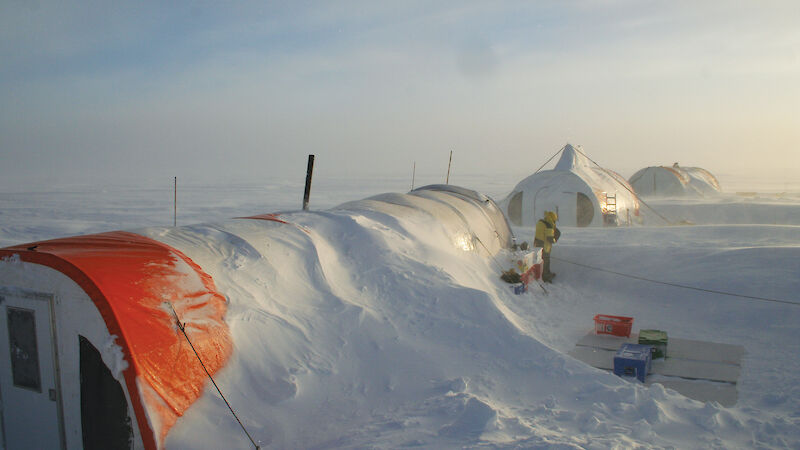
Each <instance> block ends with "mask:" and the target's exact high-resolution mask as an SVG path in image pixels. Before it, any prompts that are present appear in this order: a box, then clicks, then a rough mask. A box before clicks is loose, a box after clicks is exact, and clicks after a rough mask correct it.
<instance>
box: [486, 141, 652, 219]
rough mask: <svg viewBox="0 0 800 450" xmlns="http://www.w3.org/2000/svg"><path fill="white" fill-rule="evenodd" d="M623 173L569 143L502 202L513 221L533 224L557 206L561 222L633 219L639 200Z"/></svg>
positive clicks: (503, 207) (637, 211) (501, 205)
mask: <svg viewBox="0 0 800 450" xmlns="http://www.w3.org/2000/svg"><path fill="white" fill-rule="evenodd" d="M632 191H633V189H632V188H630V186H629V185H628V183H627V181H625V179H624V178H623V177H622V176H621V175H619V174H618V173H616V172H614V171H612V170H609V169H604V168H601V167H599V166H597V165H596V164H594V163H592V162H591V161H590V160H589V158H588V157H587V156H586V155H585V154H584V153H583V151H582V150H581V149H580V148H575V147H573V146H572V145H570V144H567V145H566V146H564V148H563V149H562V153H561V158H560V159H559V161H558V162H557V163H556V166H555V168H553V169H552V170H544V171H541V172H537V173H535V174H533V175H531V176H529V177H527V178H525V179H524V180H522V181H520V182H519V183H518V184H517V185H516V186H515V187H514V189H513V190H512V191H511V193H510V194H509V195H508V196H507V197H506V198H505V199H504V200H503V201H502V202H500V207H501V209H502V210H503V211H504V212H505V213H506V215H507V216H508V218H509V220H510V221H511V223H512V224H514V225H519V226H532V225H535V223H536V221H537V220H539V219H541V218H542V216H543V215H544V212H545V211H556V212H557V213H558V221H559V224H561V225H565V226H581V227H583V226H600V225H608V224H613V225H617V224H621V223H630V222H631V221H633V220H635V218H636V217H638V215H639V201H638V200H637V199H636V196H635V195H634V194H633V193H632Z"/></svg>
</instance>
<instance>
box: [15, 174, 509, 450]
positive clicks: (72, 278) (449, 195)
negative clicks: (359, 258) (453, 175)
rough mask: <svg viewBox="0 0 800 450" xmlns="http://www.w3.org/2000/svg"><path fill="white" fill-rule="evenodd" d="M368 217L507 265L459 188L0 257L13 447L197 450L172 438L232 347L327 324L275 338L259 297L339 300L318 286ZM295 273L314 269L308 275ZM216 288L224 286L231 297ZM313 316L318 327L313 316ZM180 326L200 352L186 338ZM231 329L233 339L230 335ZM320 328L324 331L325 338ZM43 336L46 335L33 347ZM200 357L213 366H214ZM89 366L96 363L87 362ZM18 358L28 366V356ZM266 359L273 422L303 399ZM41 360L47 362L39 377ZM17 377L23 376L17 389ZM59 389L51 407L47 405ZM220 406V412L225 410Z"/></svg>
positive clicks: (92, 238) (474, 196)
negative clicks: (243, 281)
mask: <svg viewBox="0 0 800 450" xmlns="http://www.w3.org/2000/svg"><path fill="white" fill-rule="evenodd" d="M369 216H379V217H380V218H382V219H383V220H384V221H386V222H387V223H390V224H393V225H394V224H396V225H397V227H396V230H397V231H396V232H397V233H399V232H402V231H403V230H404V226H403V225H401V224H412V225H414V226H417V227H420V228H422V229H427V230H431V229H432V228H436V229H437V231H436V232H432V233H430V234H431V235H432V236H433V237H432V238H431V239H436V243H437V245H441V243H442V239H441V237H442V236H447V237H449V238H450V239H451V240H452V244H453V246H452V247H450V248H451V249H452V251H453V252H455V253H456V254H460V253H463V252H462V250H466V251H473V252H476V253H480V254H482V255H483V256H487V255H486V253H485V252H487V251H488V252H490V253H492V254H495V253H497V252H499V251H500V250H501V249H503V248H508V247H510V245H511V243H512V238H511V230H510V228H509V226H508V224H507V222H506V221H505V218H504V217H503V215H502V213H501V212H500V210H499V208H498V207H497V206H496V205H495V204H494V202H493V201H492V200H491V199H490V198H488V197H486V196H483V195H482V194H479V193H477V192H475V191H471V190H468V189H463V188H458V187H454V186H428V187H424V188H420V189H416V190H414V191H412V192H410V193H408V194H384V195H379V196H375V197H372V198H369V199H366V200H361V201H356V202H351V203H347V204H344V205H341V206H340V207H338V208H335V209H333V210H331V211H327V212H305V211H304V212H297V213H289V214H285V215H277V214H265V215H261V216H253V217H247V218H239V219H232V220H229V221H224V222H221V223H215V224H207V225H193V226H186V227H168V228H167V227H164V228H148V229H142V230H136V232H126V231H117V232H110V233H103V234H96V235H87V236H79V237H71V238H63V239H55V240H49V241H42V242H37V243H29V244H24V245H17V246H13V247H8V248H3V249H0V302H2V303H3V304H4V305H7V306H8V307H9V308H12V309H10V311H12V312H13V314H12V315H13V317H15V318H19V319H18V320H17V319H14V320H16V322H14V323H16V325H14V324H12V323H11V319H9V321H8V322H6V320H2V318H0V332H2V333H0V338H2V336H9V335H11V336H16V335H17V334H18V335H19V336H20V340H19V342H18V341H17V340H12V341H11V342H12V344H11V348H12V349H13V350H14V351H12V352H9V346H8V345H0V360H2V361H9V360H10V361H11V364H10V365H11V366H12V370H11V371H2V373H0V387H2V392H3V407H4V408H15V409H14V410H15V415H14V420H16V422H13V423H12V422H9V421H7V422H6V423H5V432H4V435H3V438H4V442H6V444H7V445H8V446H9V447H14V448H16V447H17V446H25V447H31V448H62V447H64V448H82V447H83V446H85V445H88V444H87V439H89V441H88V442H90V443H92V442H93V441H92V439H94V437H93V436H94V434H95V433H107V434H108V433H116V434H115V435H114V436H112V438H113V439H116V440H115V441H113V442H114V444H110V443H109V441H107V440H106V441H101V443H100V444H98V443H97V442H96V441H95V442H94V444H95V446H97V447H100V448H122V447H126V448H127V447H130V445H128V444H129V443H130V444H132V445H133V448H142V447H144V448H148V449H155V448H163V447H164V446H166V445H167V444H166V443H167V441H168V440H169V439H174V441H170V442H173V443H174V444H176V445H177V446H178V447H186V448H190V447H193V446H195V447H196V445H194V444H197V443H196V442H192V443H190V442H188V441H187V439H192V438H193V437H192V436H186V435H180V434H179V435H178V436H177V437H172V436H173V435H172V434H170V433H171V431H172V430H173V428H177V427H173V426H174V425H175V424H176V422H177V421H178V419H179V418H180V417H182V416H184V414H186V413H187V412H188V411H189V410H190V408H192V407H193V405H194V404H195V403H196V402H197V401H198V400H199V399H200V398H201V396H203V394H204V392H205V391H206V389H209V386H208V378H207V374H206V372H205V370H208V372H209V373H210V374H211V375H216V374H217V373H218V372H220V371H221V370H222V369H223V368H225V367H226V366H227V365H229V364H230V362H231V360H232V359H236V358H232V357H231V356H232V354H233V352H234V348H235V349H236V352H239V353H238V354H239V355H240V358H239V363H242V362H241V359H242V358H244V357H245V356H246V355H247V354H248V351H252V353H251V354H255V353H256V352H263V351H264V350H263V349H264V347H265V343H267V344H269V343H270V338H272V337H274V336H280V339H294V338H295V337H296V336H295V333H296V332H297V330H298V329H299V328H298V327H300V326H301V322H302V321H303V320H306V321H315V320H319V321H321V322H325V321H326V320H327V318H326V317H325V314H320V312H319V311H318V310H317V309H316V308H319V307H320V306H319V305H310V306H309V305H298V310H297V311H293V312H292V314H297V315H298V316H302V317H303V319H302V320H300V319H297V318H296V317H294V316H291V314H290V315H288V316H286V318H285V319H282V320H283V321H280V322H275V323H272V322H270V326H268V327H265V326H264V325H265V323H264V322H263V321H264V320H268V319H269V318H268V317H267V318H265V317H266V315H265V314H264V313H263V310H262V309H260V308H264V305H263V304H256V302H255V301H254V300H253V298H254V295H256V297H257V298H263V297H264V296H265V294H264V293H263V292H261V291H264V292H266V291H269V290H270V289H272V288H274V286H276V285H278V284H280V283H281V282H282V280H283V284H284V285H286V284H287V282H286V281H285V280H286V279H288V280H290V282H288V285H289V286H290V287H288V288H286V289H288V290H289V292H291V293H292V295H297V291H296V289H297V288H295V287H293V286H299V289H301V290H302V289H305V286H309V285H313V284H314V283H315V282H317V283H319V284H321V285H323V286H326V288H325V289H328V290H330V289H335V288H336V287H335V286H334V287H328V286H329V282H328V281H327V280H326V276H330V273H329V274H325V273H321V274H320V269H319V266H320V263H319V260H320V259H323V258H333V260H335V259H336V258H337V254H336V251H335V250H333V249H331V248H330V247H329V245H330V244H327V242H331V241H339V240H343V239H344V240H346V239H351V238H353V237H352V233H350V234H348V232H353V231H356V232H360V233H361V235H362V236H369V234H368V233H369V229H368V228H364V227H362V226H361V225H360V223H361V222H364V223H369V224H370V226H377V225H376V224H377V223H379V222H376V221H370V220H369V219H368V217H369ZM310 217H316V218H317V219H319V218H326V219H328V218H330V220H331V221H338V223H340V224H341V225H337V226H335V227H334V228H335V229H337V230H342V229H344V230H345V231H344V232H342V231H337V232H335V236H331V237H329V239H330V240H326V239H317V238H318V237H319V236H325V234H326V233H330V230H326V229H324V228H314V226H313V225H312V226H311V227H306V226H305V225H304V224H303V223H304V222H305V221H307V222H311V223H314V221H313V220H308V219H309V218H310ZM316 223H319V221H318V222H316ZM362 228H363V229H364V230H365V231H364V232H361V230H362ZM384 228H386V227H385V226H384ZM410 237H411V239H414V240H420V239H425V237H424V236H418V235H413V236H410ZM335 266H336V265H335V264H331V265H330V266H329V267H335ZM292 267H293V268H295V269H298V268H307V269H308V270H307V272H304V273H303V274H300V273H297V270H295V269H292ZM276 269H277V270H276ZM281 269H285V270H281ZM231 270H234V271H236V272H237V274H238V276H240V277H250V278H252V279H253V280H257V281H255V282H254V284H253V286H257V287H256V288H254V289H256V290H260V291H259V292H258V293H256V294H251V293H250V292H247V290H246V289H245V288H242V287H240V286H239V285H238V284H235V283H231V282H230V280H229V278H227V277H228V276H229V273H230V271H231ZM298 270H299V269H298ZM330 270H333V269H330ZM309 274H310V275H309ZM307 276H311V277H319V276H321V280H322V281H320V280H313V279H304V278H303V277H307ZM348 276H349V275H348ZM265 277H267V278H269V280H268V281H265V280H264V278H265ZM215 279H222V280H225V284H223V285H224V286H226V288H225V290H224V292H223V290H222V289H218V286H219V284H217V283H216V282H215ZM243 289H244V290H243ZM320 295H328V296H331V295H332V294H330V293H329V292H328V293H325V292H323V293H322V294H315V295H312V296H310V298H313V299H320ZM341 295H345V294H341ZM325 299H327V297H326V298H325ZM332 301H333V300H332ZM295 302H297V300H296V299H295ZM333 303H335V304H336V305H337V306H335V307H331V309H330V311H327V312H328V313H333V312H334V311H338V310H339V309H340V308H341V301H340V300H338V299H337V300H335V301H333ZM288 304H292V303H291V302H289V303H288ZM229 305H232V306H230V307H232V308H234V307H235V308H238V311H239V313H241V312H242V311H244V312H247V313H248V314H250V315H251V316H253V317H252V321H251V317H250V316H247V317H246V318H244V319H243V318H242V317H241V316H237V317H238V318H235V319H230V318H228V317H226V313H227V311H228V309H229ZM14 308H16V309H14ZM173 308H174V312H173ZM267 309H268V307H267ZM306 313H308V314H309V315H308V316H305V315H303V314H306ZM259 314H260V315H259ZM176 315H177V317H178V318H179V320H180V323H181V326H183V327H184V329H185V331H186V334H187V335H188V337H189V338H190V339H191V343H192V345H193V348H191V347H190V346H189V344H188V342H187V340H186V339H185V337H184V336H183V334H182V332H181V331H180V329H179V326H178V325H177V323H178V322H177V319H176V317H175V316H176ZM368 315H369V314H368ZM262 316H265V317H262ZM270 316H271V315H270ZM10 317H11V316H10ZM231 320H233V323H234V324H235V325H236V326H235V327H229V325H230V324H231V322H230V321H231ZM295 320H297V321H298V322H297V323H295ZM33 323H35V324H36V325H31V324H33ZM322 326H323V325H322V324H321V323H320V324H317V327H318V328H319V329H321V328H322ZM3 327H7V328H8V330H3ZM15 327H16V328H15ZM275 330H280V332H278V331H275ZM237 331H238V332H239V333H240V334H238V335H237ZM32 333H33V334H35V335H36V338H35V339H33V340H32V338H31V335H32ZM281 333H283V334H281ZM243 336H244V337H243ZM331 340H333V339H331ZM23 341H27V344H26V343H25V342H23ZM0 342H2V339H0ZM302 342H305V341H302ZM254 348H255V349H257V350H254ZM87 349H88V350H87ZM248 349H249V350H248ZM337 349H338V347H337ZM193 350H195V351H196V352H197V354H198V355H201V356H202V361H203V363H204V365H205V366H204V367H203V366H201V365H200V364H199V362H198V360H197V357H196V356H195V353H194V352H193ZM276 351H277V350H276ZM309 351H310V350H309ZM34 353H35V355H34ZM85 353H86V354H89V353H92V354H95V355H96V357H93V358H92V357H91V355H88V356H87V357H85V356H86V355H85ZM312 353H313V352H312ZM18 354H19V355H24V356H25V358H21V357H16V356H15V355H18ZM259 354H260V353H259ZM242 355H245V356H242ZM297 357H300V356H298V355H294V356H289V357H288V358H289V359H291V358H297ZM15 358H16V359H15ZM92 359H94V360H95V361H96V362H95V363H94V364H93V365H92V364H88V363H87V362H86V361H91V360H92ZM256 359H257V361H255V362H253V364H255V365H256V366H257V367H258V369H257V370H255V371H254V372H253V374H252V375H249V376H255V377H258V380H259V382H258V385H259V386H261V385H265V387H264V391H265V392H266V394H264V395H265V397H264V398H262V399H261V400H260V401H261V402H262V404H260V405H259V409H263V407H265V405H266V406H268V405H269V404H270V402H274V401H276V400H275V399H276V398H278V399H279V398H282V397H281V396H282V395H284V394H283V393H284V392H293V391H291V389H289V387H287V386H285V385H282V384H276V383H275V382H274V380H272V381H271V379H270V378H269V374H268V373H269V369H268V368H265V367H262V366H261V362H260V360H259V358H256ZM23 360H24V361H23ZM32 360H35V361H36V362H37V365H36V366H35V367H34V366H31V364H30V361H32ZM39 362H41V364H39ZM53 362H55V363H53ZM315 363H316V362H315ZM4 364H5V363H4ZM85 365H88V366H90V368H91V370H90V372H92V373H94V372H97V373H99V375H97V376H96V378H97V379H99V380H100V381H99V382H94V381H92V382H86V381H85V375H86V376H88V375H87V374H86V373H85V369H86V367H84V366H85ZM7 372H13V374H14V378H13V379H11V377H10V376H9V375H8V374H7ZM18 374H20V376H19V377H17V375H18ZM103 374H106V375H103ZM34 375H35V376H34ZM20 380H21V381H20ZM92 380H95V379H94V378H92ZM270 383H272V385H270ZM287 383H288V382H287ZM284 384H285V383H284ZM100 385H102V386H103V388H102V389H106V388H109V390H110V391H111V392H112V393H115V394H114V395H116V397H117V398H118V399H119V401H118V402H117V404H115V405H116V406H118V407H119V408H117V409H115V410H114V411H115V412H116V415H113V414H111V415H113V416H114V417H107V416H109V415H110V414H108V413H107V411H108V409H109V405H108V403H109V402H108V397H107V396H106V394H105V393H99V394H97V393H96V392H95V391H96V390H99V389H101V388H100V387H99V386H100ZM96 386H97V387H96ZM287 389H288V390H287ZM48 390H49V392H50V394H49V395H50V399H51V400H52V401H49V400H47V396H48ZM95 394H97V395H95ZM42 396H44V401H41V400H42ZM213 397H214V400H212V402H216V399H218V397H216V395H214V396H213ZM87 398H98V399H99V400H98V404H91V403H89V404H87ZM37 402H38V403H37ZM214 405H215V407H217V409H214V408H210V406H209V405H204V406H203V407H201V408H199V411H198V409H194V411H198V412H195V413H193V414H195V415H201V416H202V415H203V414H205V415H208V414H210V413H209V412H208V411H209V410H211V411H216V412H217V414H225V415H226V416H227V414H228V411H227V410H226V409H225V407H224V406H221V405H220V402H216V403H214ZM220 406H221V408H220ZM209 408H210V409H209ZM314 408H315V409H317V408H318V405H317V406H314ZM120 409H121V410H120ZM116 419H119V420H116ZM9 420H11V419H9ZM222 420H228V421H229V420H230V417H227V419H222ZM201 421H203V423H218V422H220V419H219V418H218V417H205V418H203V419H202V420H201ZM106 422H112V423H111V425H112V426H119V428H118V429H116V430H117V431H113V432H111V431H108V430H107V428H109V427H108V426H105V425H103V424H104V423H106ZM126 423H127V425H126ZM204 445H206V446H209V447H214V446H215V445H214V444H209V443H207V442H206V443H204ZM89 446H91V445H89Z"/></svg>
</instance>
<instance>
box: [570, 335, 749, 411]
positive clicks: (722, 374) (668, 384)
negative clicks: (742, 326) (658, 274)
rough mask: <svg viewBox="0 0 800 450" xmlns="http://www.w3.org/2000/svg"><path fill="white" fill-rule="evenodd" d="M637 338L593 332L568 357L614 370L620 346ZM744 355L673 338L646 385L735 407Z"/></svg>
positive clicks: (738, 348) (654, 364)
mask: <svg viewBox="0 0 800 450" xmlns="http://www.w3.org/2000/svg"><path fill="white" fill-rule="evenodd" d="M638 338H639V336H638V334H636V333H632V334H631V336H630V337H629V338H625V337H616V336H605V335H596V334H594V333H593V332H590V333H589V334H587V335H586V336H584V337H583V338H581V339H580V340H579V341H578V343H577V344H576V345H575V348H573V349H572V350H571V351H570V352H569V355H570V356H572V357H573V358H576V359H578V360H580V361H583V362H585V363H586V364H589V365H590V366H592V367H597V368H599V369H604V370H613V369H614V355H615V354H616V352H617V350H618V349H619V347H620V346H621V345H622V344H623V343H626V342H627V343H637V341H638ZM743 355H744V347H742V346H740V345H730V344H719V343H715V342H704V341H696V340H691V339H678V338H673V337H670V338H669V345H668V346H667V357H666V358H664V359H656V360H653V362H652V366H651V368H650V375H648V377H647V380H646V382H645V385H650V384H653V383H659V384H661V385H663V386H664V387H665V388H668V389H674V390H675V391H678V392H680V393H681V394H683V395H685V396H687V397H689V398H693V399H695V400H700V401H716V402H719V403H720V404H721V405H723V406H733V405H735V404H736V401H737V400H738V393H737V391H736V383H737V381H738V380H739V374H740V373H741V359H742V356H743Z"/></svg>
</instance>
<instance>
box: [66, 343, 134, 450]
mask: <svg viewBox="0 0 800 450" xmlns="http://www.w3.org/2000/svg"><path fill="white" fill-rule="evenodd" d="M78 341H79V345H80V352H81V428H82V435H83V448H84V449H109V448H114V449H126V448H133V428H132V427H131V418H130V416H128V401H127V400H126V399H125V392H124V391H123V390H122V386H120V384H119V382H118V381H117V380H116V379H115V378H114V376H113V375H112V374H111V371H110V370H109V369H108V367H107V366H106V365H105V363H104V362H103V357H102V356H101V355H100V352H99V351H98V350H97V348H95V346H94V345H92V343H91V342H89V340H88V339H86V338H85V337H83V336H80V335H79V336H78Z"/></svg>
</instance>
